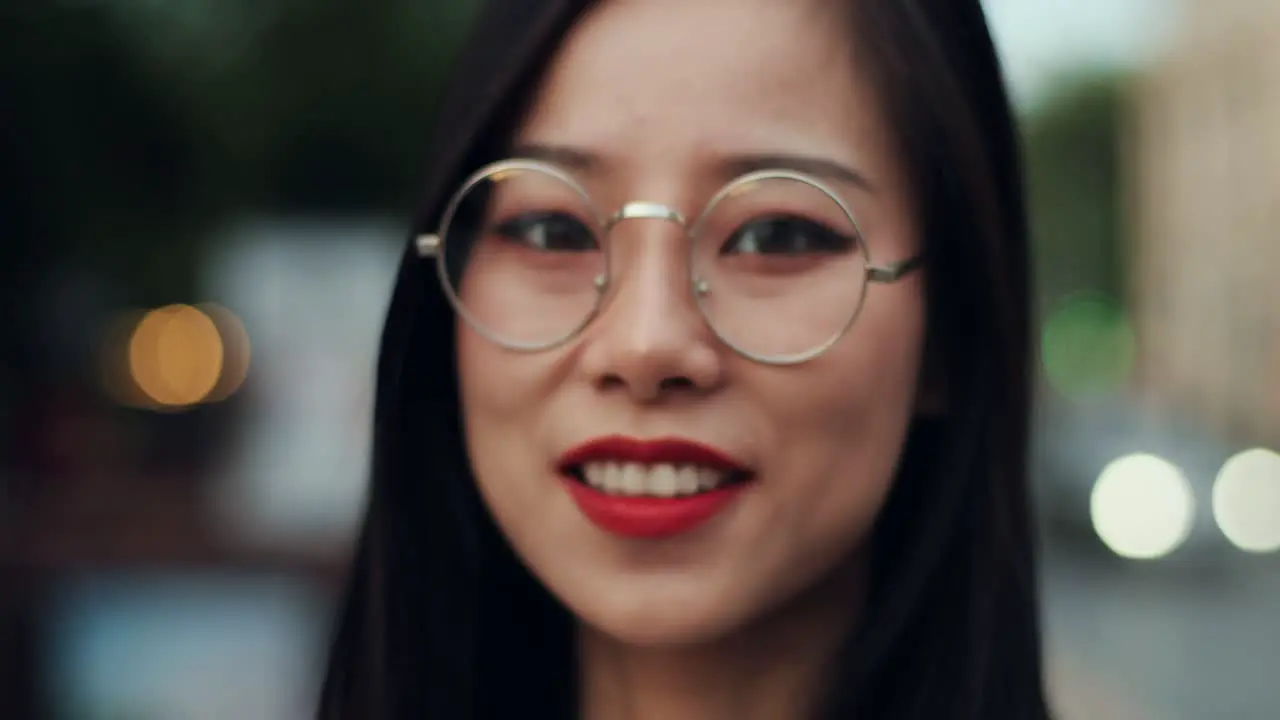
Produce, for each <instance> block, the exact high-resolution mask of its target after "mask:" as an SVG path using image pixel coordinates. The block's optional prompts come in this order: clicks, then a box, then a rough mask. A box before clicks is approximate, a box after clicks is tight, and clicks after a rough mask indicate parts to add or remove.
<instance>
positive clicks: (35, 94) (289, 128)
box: [0, 0, 476, 303]
mask: <svg viewBox="0 0 1280 720" xmlns="http://www.w3.org/2000/svg"><path fill="white" fill-rule="evenodd" d="M475 4H476V3H475V2H472V1H470V0H454V1H453V2H422V1H421V0H379V2H376V3H373V2H370V3H352V2H346V1H345V0H305V1H304V0H216V2H215V0H194V1H184V2H169V1H166V0H115V1H112V2H104V1H99V2H88V1H87V0H79V1H74V0H64V1H63V2H57V3H44V4H41V5H40V6H39V7H33V8H31V9H22V10H14V9H10V10H4V11H0V16H3V22H0V100H2V102H0V105H2V106H3V107H4V108H5V111H4V118H3V119H4V122H3V124H2V125H0V153H3V155H4V157H5V159H6V160H5V163H4V164H3V167H4V169H3V170H0V197H3V198H4V199H3V201H0V202H3V205H0V208H2V211H0V232H3V234H4V236H5V238H6V239H5V242H4V243H3V245H0V267H7V268H9V272H10V273H12V272H14V271H18V270H19V269H21V271H22V272H28V271H36V272H38V271H39V270H40V269H41V268H46V267H48V266H50V265H52V264H55V263H58V264H68V263H70V264H76V265H84V266H89V267H93V268H96V269H99V270H101V271H103V272H104V273H105V274H107V275H108V276H109V277H110V278H111V279H112V280H113V281H115V282H117V283H119V284H120V285H121V286H123V287H124V288H125V289H126V291H127V292H128V294H129V295H130V296H131V297H130V298H129V299H130V300H131V301H133V302H138V303H156V302H164V301H172V300H175V299H186V297H185V295H186V292H188V291H189V290H188V284H189V281H190V274H191V273H192V271H193V268H192V265H193V262H192V261H193V253H194V252H195V250H196V249H197V248H198V247H199V246H200V244H201V243H202V242H203V241H205V240H207V239H208V237H209V236H211V235H212V234H214V233H216V232H217V231H218V230H219V229H220V226H221V225H223V224H224V223H226V222H229V221H233V220H234V219H235V218H236V216H237V215H240V214H248V213H253V212H257V211H263V210H269V211H272V212H323V213H341V212H379V211H390V212H402V211H403V210H404V209H405V208H406V207H408V206H409V205H410V204H411V203H412V200H413V192H414V186H415V179H416V177H417V176H418V175H419V173H420V170H421V166H422V164H423V163H424V162H425V161H426V157H425V153H426V145H425V144H426V142H427V140H428V137H429V130H430V125H431V122H432V117H433V108H434V105H435V101H436V97H437V95H438V92H439V89H440V87H441V83H442V80H443V78H444V74H445V73H446V72H447V70H448V63H449V60H450V58H451V57H452V55H453V54H454V52H455V50H456V49H457V46H458V43H459V42H460V40H461V38H462V37H464V36H465V33H464V32H463V30H464V28H465V25H466V24H467V23H468V21H469V19H470V17H471V13H472V11H473V9H474V6H475ZM31 5H33V6H34V5H35V4H31ZM6 274H8V273H6Z"/></svg>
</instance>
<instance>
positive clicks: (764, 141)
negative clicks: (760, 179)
mask: <svg viewBox="0 0 1280 720" xmlns="http://www.w3.org/2000/svg"><path fill="white" fill-rule="evenodd" d="M836 5H837V4H836V3H827V2H818V0H787V1H786V2H783V1H780V0H733V1H732V2H730V1H729V0H606V1H605V2H602V3H600V4H599V5H598V6H597V7H596V9H594V10H593V11H591V12H590V13H588V14H587V15H585V16H584V17H583V19H582V20H581V21H580V22H579V23H578V24H577V26H576V27H575V28H574V29H573V31H572V32H571V33H570V34H569V35H568V37H567V38H566V40H565V42H564V44H563V45H562V47H561V49H560V50H559V52H558V53H557V54H556V56H555V57H554V58H553V60H552V62H551V64H550V66H549V68H548V70H547V73H546V75H545V76H544V78H543V81H542V84H541V85H540V87H539V90H538V93H537V94H536V96H535V99H534V102H533V105H532V107H531V109H530V112H529V115H528V116H527V118H526V120H525V122H524V123H523V125H522V127H521V128H520V131H519V132H518V137H517V141H519V142H522V143H523V142H548V143H555V144H563V145H570V146H573V147H581V148H584V149H587V150H590V151H592V152H595V153H599V154H601V155H605V156H608V157H612V158H613V159H615V160H616V161H617V162H618V163H623V162H629V161H634V162H639V161H641V160H643V161H645V162H658V161H672V162H677V161H678V162H689V161H690V159H691V158H698V157H701V156H704V155H714V154H717V153H721V154H724V153H735V152H796V153H804V154H816V155H823V156H828V157H833V156H834V157H835V158H836V159H840V160H846V161H849V162H851V163H852V162H864V161H865V158H862V157H858V156H857V153H855V149H856V148H858V147H860V146H861V147H863V148H867V147H874V145H875V143H876V142H877V141H878V140H879V139H880V138H879V136H880V135H882V128H881V127H880V126H879V123H878V119H877V118H878V114H879V113H878V107H877V103H876V99H875V97H874V94H873V93H871V92H870V89H869V83H867V82H866V81H865V80H864V78H862V77H861V75H862V74H861V73H860V72H859V71H858V68H857V67H856V65H855V63H854V60H853V57H854V54H853V52H852V48H851V35H850V33H849V27H848V22H847V21H845V20H844V18H842V17H839V16H838V14H837V11H836V10H835V6H836Z"/></svg>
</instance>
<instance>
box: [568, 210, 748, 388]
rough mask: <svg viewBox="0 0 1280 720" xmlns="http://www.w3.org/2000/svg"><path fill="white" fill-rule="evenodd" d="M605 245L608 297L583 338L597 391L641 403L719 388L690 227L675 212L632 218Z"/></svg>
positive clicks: (717, 357)
mask: <svg viewBox="0 0 1280 720" xmlns="http://www.w3.org/2000/svg"><path fill="white" fill-rule="evenodd" d="M607 242H608V245H609V252H610V265H611V267H610V287H609V291H608V292H609V295H608V297H607V298H606V300H605V306H604V308H603V311H602V313H601V314H600V315H599V316H598V317H597V318H596V320H595V322H594V323H592V326H591V328H589V331H588V333H587V336H586V337H585V338H584V347H583V351H582V355H581V362H582V368H583V370H584V372H585V373H586V374H587V376H588V377H589V378H590V379H591V381H592V382H593V383H594V384H595V385H596V387H598V388H599V389H601V390H607V391H616V392H625V393H627V394H628V395H630V396H631V397H632V398H633V399H634V400H635V401H637V402H643V403H652V402H656V401H659V400H661V399H663V398H664V397H667V396H671V395H690V394H700V393H705V392H708V391H710V390H713V389H714V388H715V387H717V386H718V385H719V384H720V383H721V382H722V381H723V375H724V367H723V355H722V354H721V352H720V350H719V348H718V347H717V346H716V343H715V341H714V336H713V335H712V334H711V332H710V330H709V329H708V328H707V325H706V323H705V322H704V321H703V319H702V314H701V313H700V312H699V311H698V308H697V306H696V304H695V302H694V298H693V294H692V289H691V287H690V282H689V266H688V238H687V237H686V233H685V231H684V227H683V226H682V225H681V224H679V223H678V222H677V221H675V220H674V219H673V218H672V217H667V218H657V217H654V216H649V217H643V218H631V219H627V220H625V221H624V222H621V223H620V224H618V225H616V226H614V227H613V228H612V230H611V231H610V233H609V237H608V239H607Z"/></svg>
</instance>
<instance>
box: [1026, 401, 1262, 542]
mask: <svg viewBox="0 0 1280 720" xmlns="http://www.w3.org/2000/svg"><path fill="white" fill-rule="evenodd" d="M1229 455H1230V453H1229V450H1228V448H1227V447H1226V445H1225V444H1223V443H1221V442H1218V441H1217V440H1216V439H1215V438H1213V437H1212V436H1211V435H1210V434H1209V433H1207V432H1205V431H1204V430H1202V429H1200V428H1197V427H1195V426H1194V425H1193V424H1191V423H1187V422H1184V421H1180V420H1178V419H1175V418H1172V417H1168V416H1164V415H1161V414H1159V413H1157V412H1154V411H1151V410H1149V409H1146V408H1144V407H1143V406H1141V405H1140V404H1138V403H1137V402H1135V401H1132V400H1127V399H1117V400H1106V401H1093V402H1087V403H1080V402H1074V403H1073V402H1065V401H1057V402H1051V403H1047V404H1045V405H1043V406H1042V408H1041V412H1040V417H1039V418H1037V422H1036V425H1035V428H1034V435H1033V442H1032V474H1033V478H1034V479H1035V481H1036V483H1037V487H1036V495H1037V501H1038V506H1039V507H1038V509H1039V512H1040V516H1041V519H1042V522H1043V524H1044V527H1045V529H1046V531H1047V532H1049V533H1051V534H1054V535H1056V536H1057V537H1058V538H1059V539H1061V540H1063V541H1065V542H1066V543H1067V544H1068V545H1069V546H1071V547H1074V548H1077V549H1081V550H1084V551H1085V552H1089V553H1101V554H1103V555H1108V556H1111V557H1121V558H1126V559H1129V560H1135V561H1139V560H1141V561H1149V562H1158V563H1165V564H1188V563H1189V564H1195V565H1208V566H1214V567H1220V566H1222V565H1223V564H1224V563H1228V562H1230V560H1231V558H1233V557H1234V556H1236V555H1237V554H1238V552H1237V551H1236V549H1235V548H1234V546H1232V545H1231V543H1230V542H1229V541H1228V540H1227V538H1226V537H1225V536H1224V535H1223V533H1222V532H1221V531H1220V530H1219V528H1218V526H1217V524H1216V522H1215V521H1214V517H1213V509H1212V491H1213V483H1214V479H1215V478H1216V476H1217V474H1218V471H1219V469H1220V468H1221V466H1222V464H1223V462H1224V461H1225V460H1226V459H1227V458H1228V457H1229Z"/></svg>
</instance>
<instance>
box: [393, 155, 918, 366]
mask: <svg viewBox="0 0 1280 720" xmlns="http://www.w3.org/2000/svg"><path fill="white" fill-rule="evenodd" d="M517 172H537V173H542V174H544V175H548V176H550V177H552V178H554V179H556V180H558V181H560V182H562V183H564V184H565V185H566V186H568V187H569V188H570V189H572V190H573V191H574V192H575V193H577V194H578V196H579V197H581V199H582V200H583V202H584V203H585V204H586V207H588V208H590V209H591V211H592V213H593V214H594V215H595V217H594V218H593V221H594V224H595V225H596V227H597V229H598V230H599V231H600V233H601V236H600V237H601V240H603V239H604V238H606V237H607V236H608V235H609V233H611V232H612V231H613V229H614V228H615V227H616V226H617V225H618V224H619V223H621V222H622V221H623V220H663V221H666V222H672V223H675V224H676V225H679V226H680V229H681V230H682V231H683V232H684V234H685V237H686V238H689V239H690V240H695V239H696V238H697V237H698V236H699V231H700V230H701V227H702V224H703V223H704V222H705V221H706V219H707V218H708V217H709V216H710V214H711V212H712V211H713V210H715V208H716V207H717V206H718V205H719V204H720V203H721V202H722V201H724V200H725V199H726V198H728V197H730V196H732V195H734V194H735V193H737V192H741V191H743V190H745V189H746V188H748V187H750V186H751V185H752V184H753V183H756V182H759V181H761V180H775V179H776V180H791V181H795V182H799V183H803V184H805V185H809V186H810V187H813V188H814V189H816V190H818V191H819V192H821V193H822V194H823V195H826V196H827V198H828V199H830V200H831V201H832V202H834V203H835V204H836V205H837V206H838V207H839V208H840V210H841V212H843V213H844V215H845V217H846V219H848V221H849V224H850V226H851V227H853V229H854V236H855V241H856V242H857V243H858V245H859V249H860V250H861V252H862V256H863V258H864V261H865V268H864V272H865V277H864V282H863V283H862V291H861V293H860V294H859V296H858V300H857V306H856V307H855V308H853V312H852V313H850V315H849V319H848V321H847V322H845V324H844V326H843V327H841V328H840V329H839V330H838V331H836V332H835V333H833V334H832V335H831V337H829V338H827V339H826V340H825V341H823V342H821V343H819V344H818V345H817V346H816V347H814V348H811V349H809V350H806V351H804V352H800V353H791V354H788V355H762V354H759V353H754V352H751V351H749V350H744V349H743V348H741V347H738V346H737V345H736V344H735V343H733V342H732V341H731V340H729V339H728V338H726V337H725V336H724V335H723V334H722V332H721V331H720V329H719V328H717V327H716V324H715V323H714V322H713V321H712V320H711V318H710V316H709V315H708V313H707V309H706V307H705V306H704V300H703V298H705V297H707V296H708V295H709V294H710V293H711V290H712V289H711V287H710V285H709V284H708V282H707V280H706V279H704V278H701V277H698V276H697V275H696V274H695V273H696V268H695V263H694V262H693V252H694V249H695V248H696V246H697V242H696V240H695V241H694V242H690V243H689V255H690V262H689V272H690V277H689V281H690V287H691V289H692V291H693V296H694V299H695V304H696V305H697V306H698V313H699V314H700V315H702V320H703V322H704V323H706V325H707V327H708V328H709V329H710V330H711V332H712V334H714V335H715V336H716V338H717V339H718V340H720V342H722V343H724V344H725V346H726V347H728V348H729V349H731V350H733V352H734V353H736V354H738V355H740V356H742V357H744V358H747V359H748V360H752V361H754V362H757V363H761V364H763V365H797V364H800V363H803V362H807V361H809V360H812V359H814V358H816V357H818V356H820V355H822V354H823V353H825V352H826V351H827V350H830V349H831V347H832V346H834V345H835V344H836V343H837V342H839V341H840V338H842V337H844V336H845V334H846V333H848V332H849V329H850V328H852V327H853V325H854V323H856V322H857V320H858V316H859V315H860V314H861V313H862V307H863V305H865V304H866V297H867V288H868V286H869V285H871V284H872V283H878V284H887V283H893V282H897V281H898V280H900V279H901V278H902V277H904V276H906V275H907V274H909V273H911V272H912V271H914V270H916V269H918V268H920V267H921V266H922V265H923V264H924V254H923V253H920V254H917V255H915V256H913V257H910V258H907V259H905V260H900V261H897V262H891V263H887V264H884V265H877V264H875V263H874V262H872V259H871V248H869V247H868V246H867V244H866V241H865V240H864V239H863V237H862V230H861V228H860V227H859V226H858V222H857V220H856V219H855V218H854V217H853V212H852V211H851V210H850V209H849V206H848V204H846V203H845V202H844V200H843V199H841V198H840V196H839V194H837V193H836V192H835V191H834V190H833V189H831V188H830V187H828V186H827V185H826V184H825V183H823V182H822V181H821V180H818V179H817V178H814V177H810V176H809V175H806V174H804V173H799V172H794V171H791V170H783V169H778V170H757V171H754V172H750V173H747V174H745V175H741V176H739V177H737V178H734V179H733V180H730V181H729V182H728V183H726V184H725V185H724V187H722V188H720V190H719V191H717V192H716V194H715V195H713V196H712V197H711V199H710V200H708V201H707V204H706V205H705V206H704V207H703V209H702V211H701V212H700V213H699V214H698V217H697V218H696V219H695V220H694V221H693V223H692V224H690V223H689V222H688V221H687V220H686V219H685V216H684V215H683V214H681V213H680V211H679V210H676V209H675V208H672V207H671V206H669V205H665V204H662V203H656V202H647V201H631V202H628V203H625V204H624V205H622V207H621V208H619V209H618V211H617V212H615V213H614V214H613V215H610V216H608V217H605V216H604V215H603V214H601V213H600V211H599V208H598V206H597V205H596V203H595V202H594V201H593V200H592V199H591V195H590V194H589V193H587V191H586V189H585V188H584V187H582V185H581V184H580V183H578V182H577V181H576V180H574V179H573V177H572V176H570V175H569V174H568V173H566V172H565V171H563V170H561V169H560V168H558V167H556V166H555V165H552V164H550V163H546V162H543V161H540V160H530V159H524V158H512V159H508V160H499V161H497V162H494V163H490V164H488V165H485V166H484V167H482V168H480V169H479V170H477V171H475V172H474V173H472V174H471V175H470V176H469V177H468V178H467V179H466V180H465V181H464V182H463V183H462V185H461V187H459V188H458V190H457V191H456V192H454V194H453V196H452V197H451V198H450V199H449V202H448V204H447V205H445V209H444V214H443V215H442V216H441V218H440V229H439V230H437V231H436V232H434V233H425V234H422V235H418V236H417V237H416V238H415V239H414V249H415V250H416V252H417V254H418V256H419V257H421V258H423V259H434V260H435V265H436V274H437V276H438V277H439V279H440V285H441V287H442V288H443V289H444V292H445V295H446V296H447V297H448V299H449V304H450V305H452V306H453V309H454V311H455V312H457V313H458V315H459V316H460V317H462V319H463V320H464V321H465V322H466V323H467V324H468V325H470V326H471V328H472V329H473V330H475V331H476V332H477V333H479V334H480V335H481V336H482V337H484V338H485V339H486V340H488V341H490V342H492V343H494V344H496V345H498V346H500V347H503V348H506V349H508V350H514V351H517V352H540V351H543V350H550V349H552V348H555V347H558V346H560V345H563V344H565V343H567V342H569V341H570V340H572V339H573V338H575V337H577V336H578V335H579V334H581V333H582V331H583V330H585V329H586V327H587V326H588V325H590V324H591V322H592V321H593V320H595V318H596V317H598V316H599V315H600V311H601V310H602V309H603V308H604V306H605V300H606V299H607V297H608V290H609V287H610V278H611V277H612V273H611V272H610V253H608V252H606V253H605V254H604V262H605V267H604V272H602V273H601V274H599V275H597V276H596V277H595V280H594V285H595V288H596V294H597V298H596V302H595V306H594V307H593V308H592V310H591V312H589V313H587V315H586V317H584V318H583V320H582V321H581V322H580V323H578V324H577V325H576V326H574V327H573V328H572V329H571V330H569V331H568V332H566V333H565V334H564V335H563V336H561V337H559V338H556V339H555V340H552V341H549V342H541V343H517V342H512V341H510V340H506V339H504V338H501V337H499V336H497V335H495V334H494V333H493V331H491V330H490V329H489V328H487V327H485V326H484V325H483V324H482V323H480V322H479V321H478V320H476V319H475V318H474V317H473V316H472V315H471V313H470V312H468V311H467V308H466V306H465V305H463V303H462V300H461V298H459V297H458V295H457V293H456V291H455V290H454V287H453V283H452V282H450V280H449V274H448V268H447V266H446V259H445V247H444V238H446V237H448V234H449V228H450V226H451V225H452V224H453V221H454V218H455V216H456V214H457V212H458V209H459V206H460V205H461V203H462V201H463V200H464V199H465V198H466V196H467V194H468V193H469V192H470V191H471V190H472V189H474V188H475V186H476V185H479V184H480V183H482V182H484V181H486V180H495V179H496V180H501V179H502V177H503V176H504V175H507V174H511V173H517Z"/></svg>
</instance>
